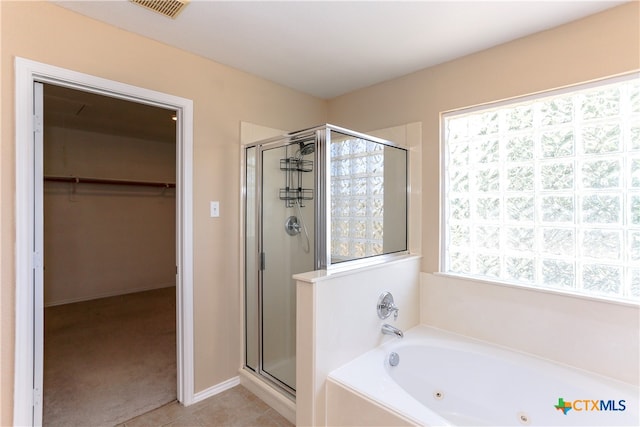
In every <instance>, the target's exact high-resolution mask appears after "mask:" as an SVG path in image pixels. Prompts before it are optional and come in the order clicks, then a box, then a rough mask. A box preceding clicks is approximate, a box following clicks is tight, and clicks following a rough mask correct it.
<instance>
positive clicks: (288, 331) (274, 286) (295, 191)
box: [261, 144, 314, 391]
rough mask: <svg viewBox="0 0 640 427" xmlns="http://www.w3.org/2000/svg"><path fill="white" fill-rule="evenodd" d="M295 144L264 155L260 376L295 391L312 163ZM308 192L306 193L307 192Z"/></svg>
mask: <svg viewBox="0 0 640 427" xmlns="http://www.w3.org/2000/svg"><path fill="white" fill-rule="evenodd" d="M304 157H308V158H312V157H313V156H311V155H310V153H308V154H307V155H303V154H301V153H300V146H299V145H298V144H289V145H285V146H279V147H276V148H269V149H263V150H262V168H261V171H262V176H261V178H262V179H261V181H262V198H261V211H262V212H261V249H262V266H261V267H262V269H261V291H262V292H261V296H262V298H261V299H262V301H261V316H262V319H261V320H262V322H261V324H262V331H261V332H262V371H263V372H264V373H266V374H267V375H268V376H271V377H272V378H274V379H276V380H278V381H279V382H280V383H282V384H283V385H285V386H286V387H288V388H289V389H291V391H295V387H296V379H295V370H296V362H295V360H296V359H295V356H296V288H295V281H294V280H293V279H292V278H291V276H292V275H293V274H296V273H303V272H306V271H312V270H313V269H314V251H313V247H314V241H313V230H314V224H313V220H314V207H313V201H312V200H311V197H312V196H311V195H312V194H313V191H312V190H311V188H312V186H313V182H314V178H313V173H312V170H313V168H312V166H313V161H312V160H307V159H305V158H304ZM305 190H307V191H305Z"/></svg>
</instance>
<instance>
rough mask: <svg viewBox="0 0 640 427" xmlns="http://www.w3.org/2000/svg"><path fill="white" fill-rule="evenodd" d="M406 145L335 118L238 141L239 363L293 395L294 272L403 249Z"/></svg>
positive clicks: (402, 252) (404, 245) (330, 266)
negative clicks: (242, 345)
mask: <svg viewBox="0 0 640 427" xmlns="http://www.w3.org/2000/svg"><path fill="white" fill-rule="evenodd" d="M407 164H408V161H407V151H406V150H405V149H403V148H400V147H396V146H394V144H393V143H391V142H389V141H385V140H382V139H379V138H375V137H372V136H368V135H364V134H361V133H358V132H353V131H350V130H347V129H343V128H339V127H336V126H333V125H323V126H319V127H315V128H311V129H306V130H302V131H298V132H293V133H289V134H287V135H283V136H280V137H275V138H270V139H266V140H262V141H258V142H254V143H251V144H248V145H246V146H244V170H245V174H244V183H243V184H244V185H243V189H244V212H245V222H244V232H245V233H244V235H245V242H244V249H245V253H244V267H245V292H244V294H245V301H244V302H245V367H246V368H247V369H250V370H252V371H254V372H255V373H256V374H258V375H259V376H261V377H262V378H264V379H265V380H267V381H268V382H269V383H270V384H273V385H275V386H276V387H277V388H279V389H280V390H283V391H285V392H287V393H289V394H290V395H295V388H296V379H295V369H296V363H295V354H296V342H295V337H296V289H295V281H294V280H293V279H292V275H294V274H297V273H304V272H308V271H313V270H323V269H327V270H331V269H335V268H336V266H345V265H347V263H350V264H357V263H364V262H370V261H371V260H372V259H373V257H376V259H382V258H381V257H389V256H394V255H397V254H404V253H406V252H407V212H408V206H407V200H408V198H407V192H408V183H407V176H408V171H407Z"/></svg>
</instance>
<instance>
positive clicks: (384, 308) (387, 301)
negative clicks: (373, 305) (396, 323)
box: [377, 292, 400, 320]
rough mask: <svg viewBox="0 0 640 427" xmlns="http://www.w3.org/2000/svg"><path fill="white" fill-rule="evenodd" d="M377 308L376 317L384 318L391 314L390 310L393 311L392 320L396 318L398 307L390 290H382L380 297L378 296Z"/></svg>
mask: <svg viewBox="0 0 640 427" xmlns="http://www.w3.org/2000/svg"><path fill="white" fill-rule="evenodd" d="M377 309H378V317H379V318H380V319H386V318H387V317H389V316H391V312H393V320H397V319H398V312H399V310H400V309H399V308H398V307H397V306H396V305H395V303H394V301H393V295H391V292H384V293H383V294H382V295H380V298H378V305H377Z"/></svg>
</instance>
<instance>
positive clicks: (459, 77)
mask: <svg viewBox="0 0 640 427" xmlns="http://www.w3.org/2000/svg"><path fill="white" fill-rule="evenodd" d="M639 9H640V3H639V2H633V3H630V4H626V5H622V6H619V7H617V8H614V9H610V10H608V11H605V12H602V13H600V14H597V15H593V16H591V17H587V18H585V19H582V20H579V21H575V22H573V23H570V24H567V25H564V26H561V27H557V28H555V29H551V30H548V31H544V32H542V33H538V34H535V35H532V36H529V37H525V38H522V39H519V40H516V41H513V42H511V43H507V44H504V45H501V46H498V47H495V48H493V49H489V50H485V51H483V52H479V53H477V54H474V55H470V56H467V57H464V58H461V59H458V60H455V61H451V62H448V63H445V64H442V65H439V66H436V67H432V68H427V69H425V70H422V71H419V72H416V73H413V74H410V75H408V76H405V77H401V78H398V79H395V80H391V81H389V82H386V83H382V84H379V85H376V86H372V87H369V88H365V89H362V90H359V91H356V92H353V93H350V94H347V95H344V96H341V97H338V98H336V99H333V100H331V103H330V111H329V122H330V123H332V124H336V125H339V126H345V127H348V128H351V129H356V130H359V131H362V132H366V131H368V130H371V129H378V128H381V127H386V126H393V125H397V124H402V123H408V122H414V121H419V122H422V137H423V139H422V171H423V172H422V173H423V175H422V180H423V181H422V182H423V187H422V191H423V199H422V215H423V216H422V226H423V229H422V245H423V264H422V270H423V271H426V272H433V271H437V270H438V250H439V234H438V228H439V185H440V184H439V178H440V175H439V170H440V167H439V140H440V135H439V131H440V130H439V125H440V123H439V115H440V113H441V112H444V111H448V110H452V109H457V108H462V107H467V106H471V105H477V104H481V103H486V102H491V101H496V100H501V99H505V98H510V97H515V96H520V95H526V94H531V93H534V92H539V91H544V90H547V89H552V88H557V87H562V86H566V85H571V84H575V83H580V82H584V81H589V80H593V79H598V78H602V77H607V76H611V75H615V74H620V73H625V72H628V71H632V70H637V69H638V68H640V10H639Z"/></svg>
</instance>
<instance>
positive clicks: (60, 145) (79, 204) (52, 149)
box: [44, 110, 176, 306]
mask: <svg viewBox="0 0 640 427" xmlns="http://www.w3.org/2000/svg"><path fill="white" fill-rule="evenodd" d="M46 117H47V110H45V118H46ZM167 120H169V115H168V114H167ZM44 174H45V176H49V175H51V176H79V177H95V178H111V179H125V180H126V179H131V180H141V181H155V182H161V183H162V182H164V183H168V182H175V179H176V146H175V144H174V143H170V142H161V141H153V140H149V139H140V138H132V137H127V136H121V135H114V134H106V133H96V132H89V131H84V130H79V129H73V128H69V127H65V128H60V127H54V126H49V125H47V120H46V119H45V127H44ZM175 195H176V193H175V189H173V188H158V187H140V186H121V185H105V184H97V185H96V184H82V183H81V184H71V183H65V182H50V181H45V184H44V265H45V268H44V304H45V306H48V305H56V304H65V303H69V302H75V301H83V300H88V299H93V298H100V297H106V296H112V295H120V294H125V293H131V292H138V291H143V290H149V289H156V288H162V287H167V286H174V285H175V273H176V272H175V260H176V255H175V253H176V251H175V248H176V242H175V236H176V227H175V224H176V215H175V212H176V209H175V203H176V200H175Z"/></svg>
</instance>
